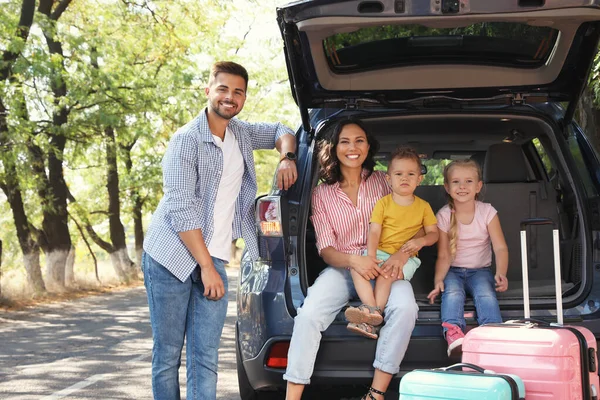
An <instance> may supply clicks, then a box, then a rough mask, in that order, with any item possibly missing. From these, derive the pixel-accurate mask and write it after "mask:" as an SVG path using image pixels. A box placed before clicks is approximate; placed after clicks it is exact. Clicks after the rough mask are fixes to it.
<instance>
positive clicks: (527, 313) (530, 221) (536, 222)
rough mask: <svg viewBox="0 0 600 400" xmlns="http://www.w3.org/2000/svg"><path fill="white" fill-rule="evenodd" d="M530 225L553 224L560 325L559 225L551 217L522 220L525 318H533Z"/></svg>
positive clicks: (558, 320) (561, 309) (557, 315)
mask: <svg viewBox="0 0 600 400" xmlns="http://www.w3.org/2000/svg"><path fill="white" fill-rule="evenodd" d="M528 225H537V226H539V225H552V238H553V245H552V247H553V250H554V285H555V289H556V318H557V322H558V324H559V325H562V324H563V308H562V280H561V278H560V240H559V236H558V226H557V224H556V222H554V221H553V220H552V219H550V218H527V219H524V220H523V221H521V265H522V270H523V271H522V272H523V309H524V312H525V319H530V318H531V310H530V307H529V268H528V266H527V232H526V230H525V228H526V227H527V226H528Z"/></svg>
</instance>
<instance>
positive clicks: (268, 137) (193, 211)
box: [144, 109, 294, 282]
mask: <svg viewBox="0 0 600 400" xmlns="http://www.w3.org/2000/svg"><path fill="white" fill-rule="evenodd" d="M229 130H230V131H231V132H232V133H233V134H234V135H235V137H236V139H237V141H238V144H239V146H240V151H241V153H242V157H243V158H244V167H245V168H244V175H243V177H242V187H241V191H240V194H239V195H238V198H237V201H236V204H235V215H234V218H233V238H232V240H235V239H237V238H239V237H242V238H244V241H245V242H246V248H247V250H248V252H249V254H250V256H251V257H252V258H253V259H256V258H258V242H257V238H256V227H255V221H254V198H255V197H256V189H257V186H256V171H255V169H254V156H253V153H252V150H257V149H273V148H274V147H275V142H276V140H277V139H279V137H281V136H282V135H284V134H286V133H289V134H292V135H293V134H294V132H293V131H292V130H290V129H289V128H287V127H286V126H284V125H282V124H280V123H275V124H268V123H248V122H244V121H240V120H239V119H237V118H232V119H231V120H230V122H229ZM162 169H163V191H164V195H163V198H162V199H161V201H160V203H159V204H158V207H157V208H156V211H155V212H154V215H153V216H152V221H151V223H150V226H149V227H148V232H147V233H146V237H145V239H144V251H146V253H148V255H150V257H152V258H153V259H154V260H156V261H157V262H159V263H160V264H162V265H164V266H165V267H166V268H167V269H168V270H169V271H171V272H172V273H173V275H175V276H176V277H177V278H178V279H180V280H181V281H182V282H183V281H184V280H186V279H187V278H188V276H190V274H191V273H192V271H193V270H194V268H195V267H196V265H197V262H196V260H195V259H194V257H192V255H191V253H190V252H189V251H188V249H187V248H186V247H185V245H184V244H183V242H182V241H181V239H180V238H179V235H178V232H183V231H189V230H193V229H201V230H202V236H203V237H204V241H205V242H206V244H207V245H208V244H209V243H210V240H211V238H212V235H213V230H214V227H213V219H214V218H213V214H214V208H215V207H218V206H219V205H218V204H215V199H216V197H217V191H218V189H219V182H220V181H221V174H222V172H223V153H222V151H221V149H220V148H219V147H218V146H217V145H216V144H215V143H214V141H213V136H212V133H211V131H210V129H209V127H208V119H207V117H206V109H204V110H203V111H202V112H201V113H200V114H199V115H198V116H197V117H196V118H195V119H193V120H192V121H191V122H189V123H188V124H186V125H185V126H183V127H182V128H180V129H179V130H178V131H177V132H176V133H175V134H174V135H173V137H172V138H171V141H170V143H169V146H168V148H167V151H166V153H165V155H164V157H163V160H162ZM217 223H218V221H217Z"/></svg>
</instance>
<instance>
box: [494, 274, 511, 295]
mask: <svg viewBox="0 0 600 400" xmlns="http://www.w3.org/2000/svg"><path fill="white" fill-rule="evenodd" d="M494 280H495V281H496V292H506V290H507V289H508V279H506V276H504V275H502V274H496V276H495V277H494Z"/></svg>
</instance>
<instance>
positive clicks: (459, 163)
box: [444, 160, 483, 260]
mask: <svg viewBox="0 0 600 400" xmlns="http://www.w3.org/2000/svg"><path fill="white" fill-rule="evenodd" d="M454 167H462V168H473V169H474V170H475V171H477V179H479V182H481V181H482V180H483V177H482V173H481V167H480V166H479V164H477V161H475V160H454V161H452V162H451V163H450V164H448V165H446V167H445V168H444V185H446V186H449V185H450V180H449V179H448V175H450V170H451V169H452V168H454ZM446 196H447V197H448V206H449V207H450V228H449V229H448V239H449V241H450V259H451V260H454V258H455V257H456V247H457V242H458V223H457V221H456V208H455V207H454V199H453V198H452V196H450V194H449V193H448V192H446ZM478 198H479V193H477V194H476V195H475V200H477V199H478Z"/></svg>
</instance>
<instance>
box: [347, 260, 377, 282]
mask: <svg viewBox="0 0 600 400" xmlns="http://www.w3.org/2000/svg"><path fill="white" fill-rule="evenodd" d="M352 260H353V262H352V264H351V265H350V268H352V269H353V270H354V271H356V272H358V274H359V275H360V276H362V277H363V278H365V279H366V280H368V281H370V280H372V279H375V278H377V277H378V276H379V275H381V268H379V264H380V263H381V260H378V259H377V257H374V256H355V257H354V258H353V259H352Z"/></svg>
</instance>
